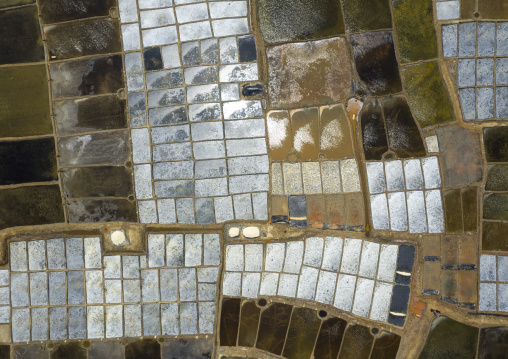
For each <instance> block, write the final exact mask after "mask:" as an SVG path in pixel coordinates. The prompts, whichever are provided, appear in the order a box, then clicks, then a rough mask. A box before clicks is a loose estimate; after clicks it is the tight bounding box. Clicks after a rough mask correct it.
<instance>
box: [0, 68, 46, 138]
mask: <svg viewBox="0 0 508 359" xmlns="http://www.w3.org/2000/svg"><path fill="white" fill-rule="evenodd" d="M52 133H53V126H52V124H51V117H50V108H49V89H48V78H47V76H46V66H44V65H34V66H21V67H4V68H0V137H21V136H35V135H45V134H52Z"/></svg>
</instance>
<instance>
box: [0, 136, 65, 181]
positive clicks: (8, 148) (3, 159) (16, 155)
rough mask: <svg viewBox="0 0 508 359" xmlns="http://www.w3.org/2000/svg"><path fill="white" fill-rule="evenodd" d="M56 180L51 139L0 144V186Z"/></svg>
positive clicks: (53, 145) (53, 144)
mask: <svg viewBox="0 0 508 359" xmlns="http://www.w3.org/2000/svg"><path fill="white" fill-rule="evenodd" d="M56 180H58V175H57V167H56V151H55V140H54V139H53V137H49V138H43V139H37V140H24V141H12V142H0V185H9V184H18V183H28V182H48V181H56Z"/></svg>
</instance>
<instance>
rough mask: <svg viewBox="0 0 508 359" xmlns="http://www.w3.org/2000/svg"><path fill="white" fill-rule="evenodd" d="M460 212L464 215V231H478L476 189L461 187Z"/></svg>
mask: <svg viewBox="0 0 508 359" xmlns="http://www.w3.org/2000/svg"><path fill="white" fill-rule="evenodd" d="M461 194H462V212H463V216H464V232H469V233H476V232H477V231H478V189H477V187H466V188H463V189H462V192H461Z"/></svg>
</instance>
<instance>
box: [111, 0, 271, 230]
mask: <svg viewBox="0 0 508 359" xmlns="http://www.w3.org/2000/svg"><path fill="white" fill-rule="evenodd" d="M191 2H192V4H190V3H189V1H182V0H175V2H174V3H173V2H172V1H171V0H138V2H137V5H138V6H139V9H140V10H139V11H138V10H137V6H136V1H135V0H123V1H120V4H119V6H120V18H121V21H122V34H123V46H124V50H125V51H126V52H127V53H126V54H125V71H126V76H127V90H128V93H129V99H128V102H129V113H130V126H131V128H132V129H131V139H132V146H133V161H134V180H135V192H136V199H137V200H138V202H137V203H138V211H139V220H140V222H141V223H164V224H170V223H186V224H190V223H197V224H210V223H221V222H225V221H229V220H234V219H237V220H252V219H255V220H266V219H267V218H268V212H267V195H268V193H267V191H268V188H269V175H268V172H269V165H268V157H267V149H266V141H265V122H264V119H263V109H262V106H261V102H260V101H258V100H249V99H241V97H240V92H241V87H240V85H241V84H242V83H246V82H247V83H251V82H253V81H257V80H258V67H257V62H256V60H257V51H256V44H255V40H254V37H253V36H252V35H251V34H250V29H249V24H248V17H247V16H248V6H247V1H207V2H199V1H197V2H196V1H191ZM130 51H132V52H130Z"/></svg>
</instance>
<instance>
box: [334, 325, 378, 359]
mask: <svg viewBox="0 0 508 359" xmlns="http://www.w3.org/2000/svg"><path fill="white" fill-rule="evenodd" d="M373 342H374V338H373V337H372V335H371V334H370V330H369V328H367V327H364V326H362V325H349V326H348V327H347V329H346V333H345V334H344V339H343V341H342V348H341V351H340V354H339V359H353V358H354V359H364V358H365V359H367V358H368V357H369V354H370V349H371V347H372V343H373Z"/></svg>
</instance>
